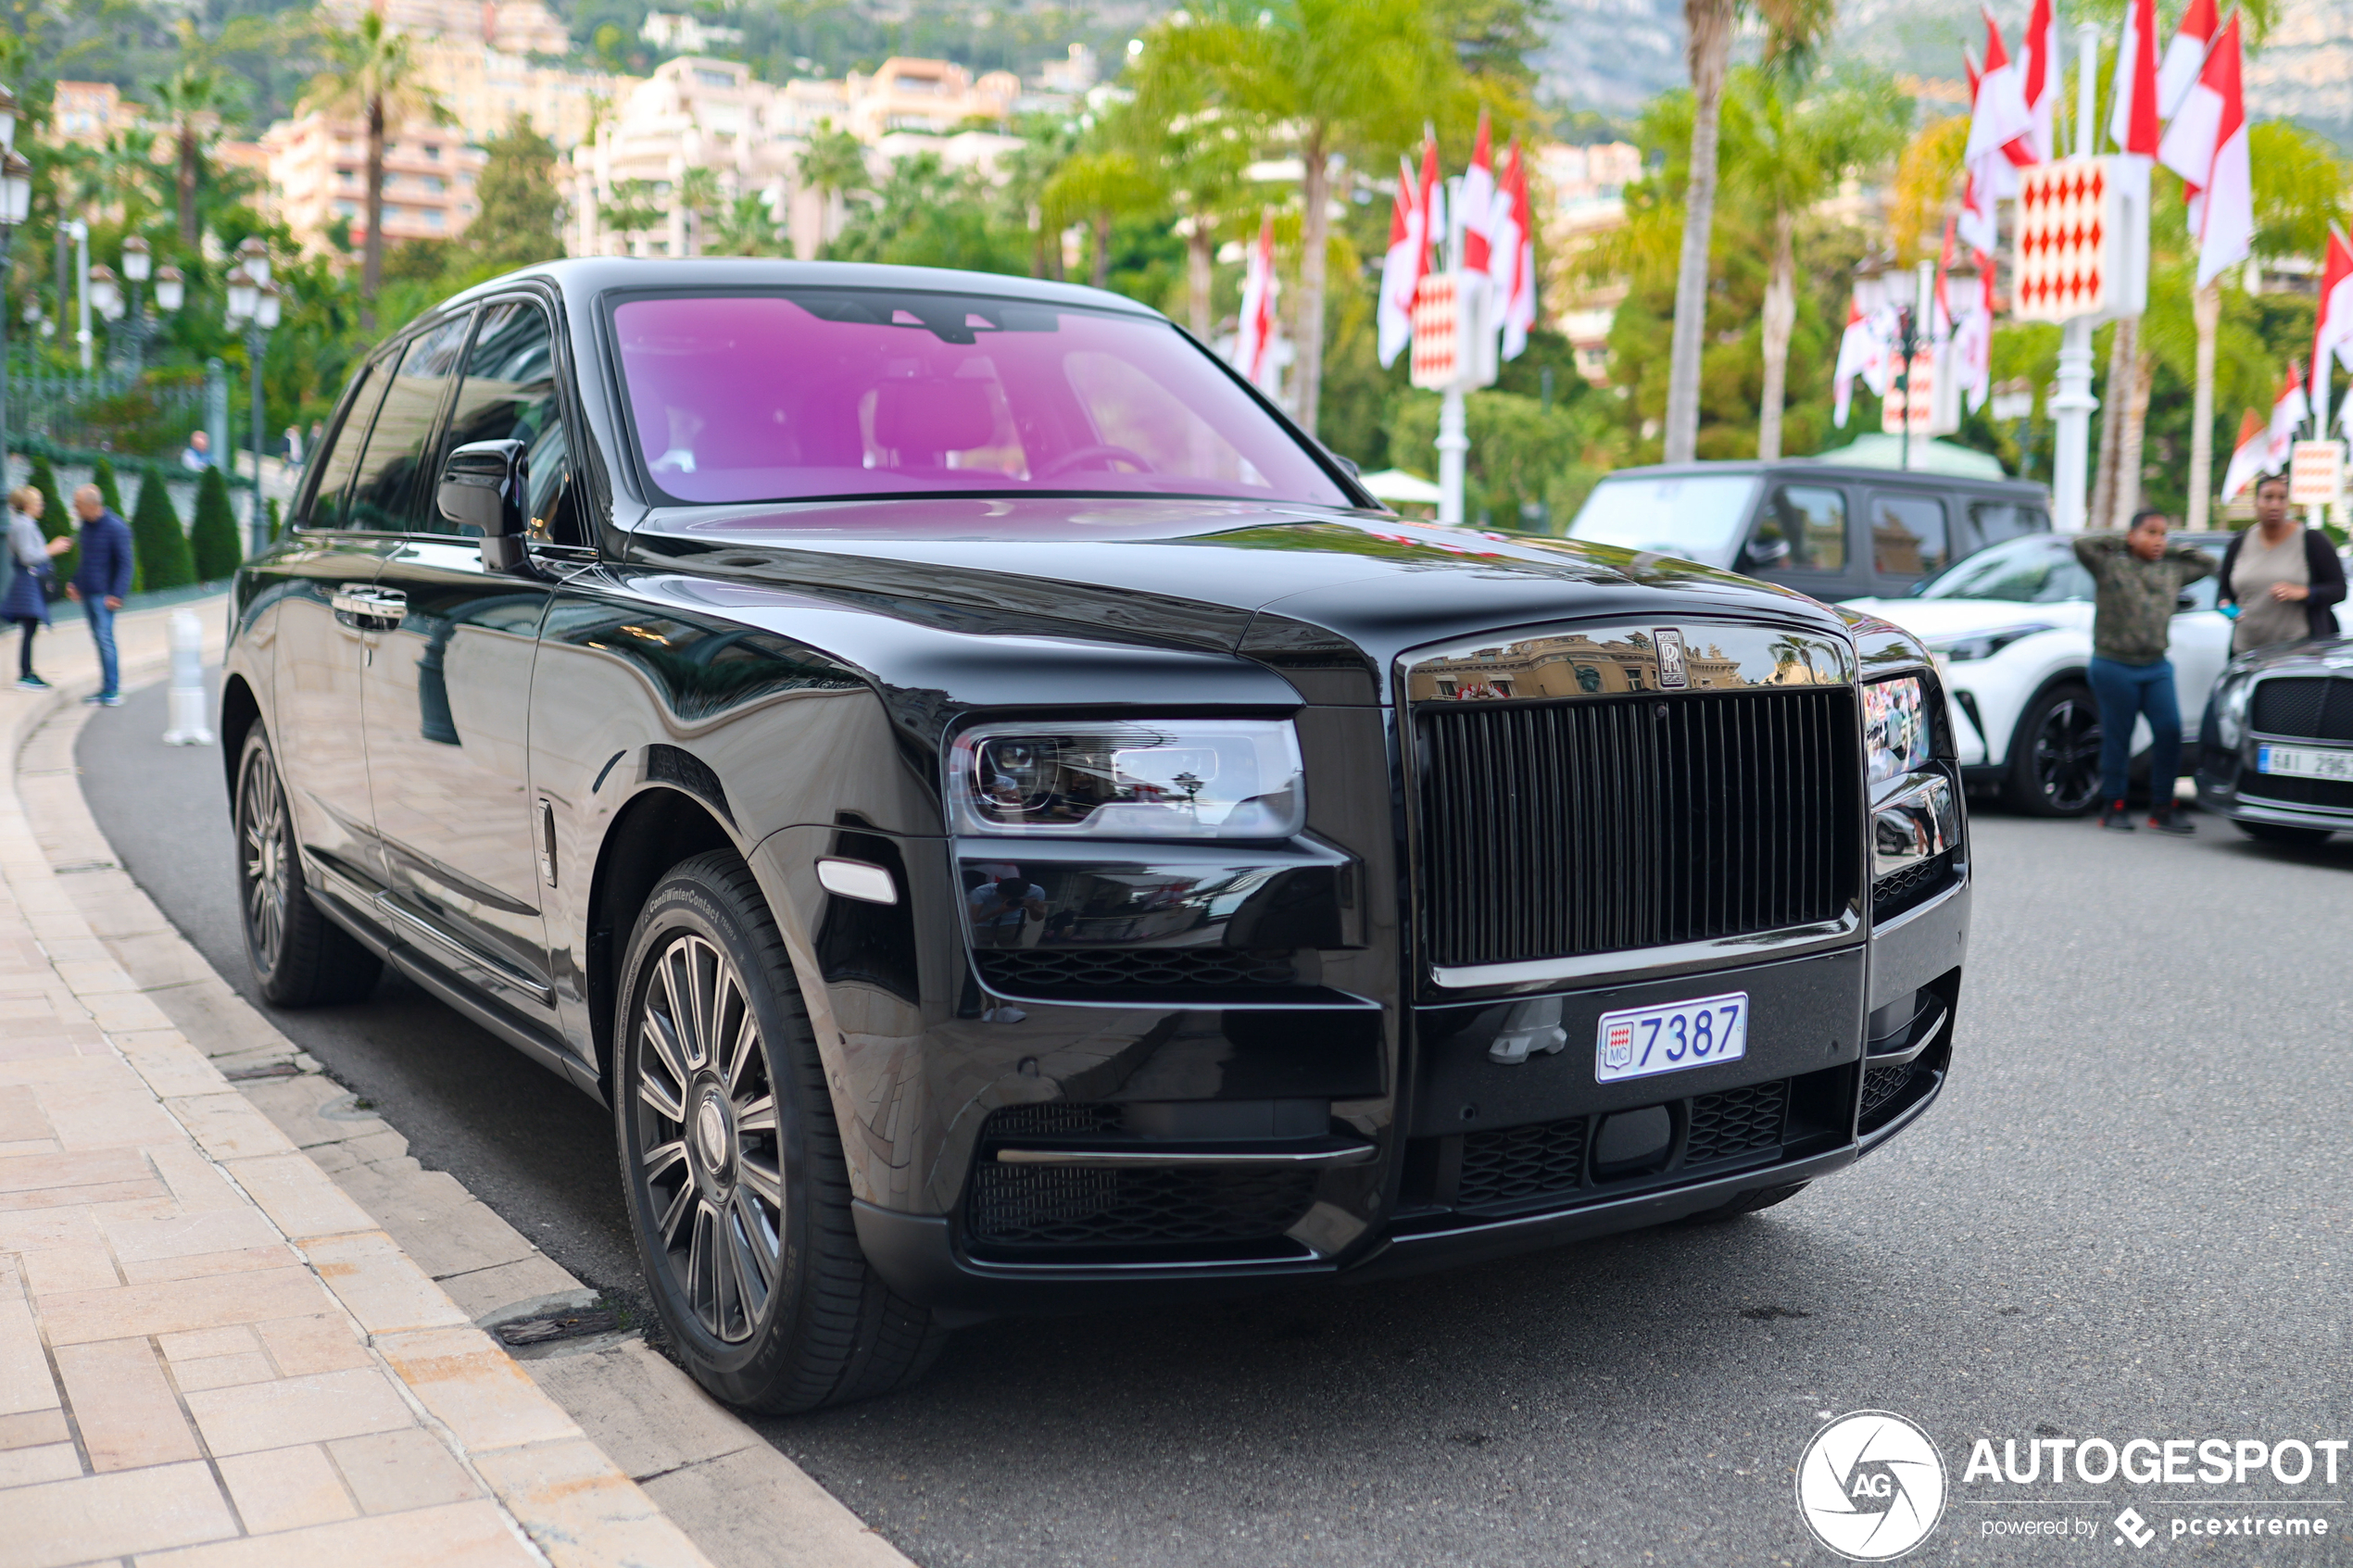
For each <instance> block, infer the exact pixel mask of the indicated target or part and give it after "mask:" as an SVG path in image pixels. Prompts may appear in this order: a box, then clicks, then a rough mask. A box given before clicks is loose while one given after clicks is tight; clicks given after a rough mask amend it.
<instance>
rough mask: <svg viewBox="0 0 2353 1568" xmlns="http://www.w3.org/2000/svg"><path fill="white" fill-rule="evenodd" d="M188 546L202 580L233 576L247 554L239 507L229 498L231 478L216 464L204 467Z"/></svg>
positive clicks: (198, 482)
mask: <svg viewBox="0 0 2353 1568" xmlns="http://www.w3.org/2000/svg"><path fill="white" fill-rule="evenodd" d="M188 549H189V553H190V554H191V555H192V556H193V557H194V558H195V575H196V581H197V582H199V583H218V582H220V581H221V580H222V579H224V578H227V577H232V576H234V575H235V574H236V571H237V567H238V565H239V563H240V562H242V561H243V560H244V559H245V544H244V541H243V540H242V539H240V538H239V537H238V533H237V514H236V509H235V508H233V506H231V504H230V501H229V482H228V480H227V479H226V478H224V477H223V476H222V474H221V472H220V470H219V469H217V468H214V469H207V470H204V477H203V478H202V479H199V480H198V481H197V482H196V517H195V522H193V523H192V524H190V525H189V528H188Z"/></svg>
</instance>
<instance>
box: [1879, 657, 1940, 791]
mask: <svg viewBox="0 0 2353 1568" xmlns="http://www.w3.org/2000/svg"><path fill="white" fill-rule="evenodd" d="M1934 755H1935V746H1934V744H1933V737H1932V736H1931V734H1930V732H1929V714H1928V688H1927V687H1926V686H1925V685H1924V684H1922V683H1921V681H1920V678H1919V676H1918V675H1898V676H1896V677H1895V678H1894V679H1893V680H1887V681H1873V682H1871V683H1870V684H1869V685H1866V686H1865V687H1864V688H1863V756H1864V759H1865V760H1866V762H1867V764H1868V767H1869V776H1870V782H1871V783H1872V784H1874V785H1876V784H1885V783H1886V782H1887V781H1888V780H1890V779H1900V778H1902V777H1903V776H1904V775H1905V774H1906V773H1911V772H1917V771H1919V770H1920V769H1922V768H1924V767H1926V766H1928V763H1929V760H1930V759H1931V758H1932V757H1933V756H1934Z"/></svg>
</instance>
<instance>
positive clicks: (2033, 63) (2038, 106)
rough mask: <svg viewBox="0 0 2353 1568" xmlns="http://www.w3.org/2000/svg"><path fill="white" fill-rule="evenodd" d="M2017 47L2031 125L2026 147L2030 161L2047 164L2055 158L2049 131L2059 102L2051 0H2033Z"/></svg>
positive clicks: (2055, 145) (2055, 29)
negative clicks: (2023, 55) (2021, 58)
mask: <svg viewBox="0 0 2353 1568" xmlns="http://www.w3.org/2000/svg"><path fill="white" fill-rule="evenodd" d="M2021 47H2022V48H2023V49H2024V50H2025V51H2026V58H2025V60H2024V61H2023V62H2022V63H2023V65H2024V67H2025V87H2026V113H2027V118H2029V119H2032V121H2033V122H2034V129H2033V130H2032V132H2028V134H2027V139H2026V140H2027V145H2028V146H2029V147H2030V148H2031V149H2032V151H2033V154H2034V158H2033V161H2034V162H2036V163H2048V162H2050V161H2051V159H2053V158H2055V157H2058V142H2057V138H2056V136H2055V135H2054V134H2053V132H2052V129H2051V126H2052V120H2053V119H2054V117H2055V115H2056V113H2057V109H2058V101H2059V63H2058V21H2057V19H2056V18H2055V17H2053V16H2052V15H2051V0H2034V9H2033V11H2032V13H2031V14H2029V16H2028V17H2027V19H2026V41H2025V43H2024V44H2022V45H2021Z"/></svg>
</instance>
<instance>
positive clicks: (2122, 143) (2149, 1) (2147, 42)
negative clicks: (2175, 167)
mask: <svg viewBox="0 0 2353 1568" xmlns="http://www.w3.org/2000/svg"><path fill="white" fill-rule="evenodd" d="M2110 91H2111V93H2112V94H2114V98H2115V103H2116V107H2115V109H2114V110H2113V111H2112V112H2111V113H2110V114H2109V115H2108V138H2109V139H2110V140H2111V141H2113V142H2114V143H2115V144H2116V146H2117V150H2118V151H2120V152H2123V153H2129V154H2131V155H2133V156H2134V157H2145V158H2153V157H2156V156H2157V140H2158V129H2157V128H2158V118H2157V99H2158V92H2157V0H2133V5H2132V7H2131V9H2129V10H2127V11H2126V12H2125V14H2124V37H2123V41H2122V42H2121V44H2120V45H2119V46H2118V48H2117V52H2116V77H2115V85H2114V86H2113V88H2111V89H2110Z"/></svg>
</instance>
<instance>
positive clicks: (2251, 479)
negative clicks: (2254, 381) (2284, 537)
mask: <svg viewBox="0 0 2353 1568" xmlns="http://www.w3.org/2000/svg"><path fill="white" fill-rule="evenodd" d="M2270 458H2271V433H2270V432H2268V431H2266V430H2265V429H2264V428H2263V421H2262V420H2259V419H2258V418H2257V417H2256V414H2255V410H2254V409H2252V408H2249V409H2248V410H2247V411H2246V413H2245V414H2242V415H2241V416H2240V417H2239V439H2238V445H2235V446H2233V447H2232V448H2231V462H2230V466H2229V467H2228V468H2226V469H2224V470H2222V500H2223V502H2224V504H2226V505H2227V504H2228V503H2230V502H2232V501H2235V500H2237V499H2238V498H2239V495H2240V494H2241V493H2242V492H2243V491H2245V490H2246V487H2247V486H2248V485H2250V484H2252V483H2255V481H2256V480H2257V478H2258V477H2259V476H2260V475H2261V474H2262V472H2263V470H2264V469H2265V467H2266V465H2267V464H2268V462H2269V460H2270Z"/></svg>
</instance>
